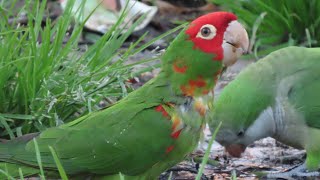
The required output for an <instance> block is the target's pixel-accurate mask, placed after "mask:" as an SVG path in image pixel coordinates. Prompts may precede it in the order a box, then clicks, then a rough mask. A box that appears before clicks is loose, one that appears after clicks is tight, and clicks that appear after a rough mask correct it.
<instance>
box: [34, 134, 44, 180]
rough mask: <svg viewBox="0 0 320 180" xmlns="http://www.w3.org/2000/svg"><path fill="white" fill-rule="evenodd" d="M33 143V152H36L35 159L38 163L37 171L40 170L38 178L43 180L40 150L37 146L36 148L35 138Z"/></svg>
mask: <svg viewBox="0 0 320 180" xmlns="http://www.w3.org/2000/svg"><path fill="white" fill-rule="evenodd" d="M33 143H34V147H35V150H36V158H37V162H38V165H39V169H40V178H41V179H42V180H45V179H46V177H45V176H44V171H43V167H42V161H41V155H40V150H39V146H38V143H37V141H36V139H35V138H34V139H33Z"/></svg>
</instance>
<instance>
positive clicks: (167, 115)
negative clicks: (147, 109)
mask: <svg viewBox="0 0 320 180" xmlns="http://www.w3.org/2000/svg"><path fill="white" fill-rule="evenodd" d="M155 109H156V111H157V112H161V113H162V116H163V117H165V118H167V119H171V118H170V116H169V114H168V112H167V111H166V110H165V109H164V108H163V107H162V105H159V106H157V107H156V108H155Z"/></svg>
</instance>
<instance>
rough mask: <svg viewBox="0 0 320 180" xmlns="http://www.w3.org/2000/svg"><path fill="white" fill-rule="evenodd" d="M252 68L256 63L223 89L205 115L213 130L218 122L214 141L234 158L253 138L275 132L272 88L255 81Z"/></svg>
mask: <svg viewBox="0 0 320 180" xmlns="http://www.w3.org/2000/svg"><path fill="white" fill-rule="evenodd" d="M252 69H256V66H250V67H247V68H246V69H245V70H243V71H242V72H241V73H240V74H239V75H238V76H237V78H236V79H234V80H233V81H232V82H230V83H229V84H228V85H227V86H226V87H225V88H224V89H223V90H222V92H221V93H220V94H219V96H218V98H217V99H215V101H214V103H213V109H212V111H210V113H209V114H208V125H209V127H210V130H211V131H212V132H214V131H215V130H216V129H217V127H218V125H219V124H220V123H221V126H220V128H219V130H218V132H217V135H216V138H215V140H216V141H217V142H218V143H220V144H221V145H223V146H224V147H225V149H226V151H227V152H228V153H229V154H230V155H232V156H234V157H240V156H241V154H242V153H243V152H244V151H245V149H246V147H247V146H248V145H250V144H252V143H253V142H254V141H256V140H259V139H262V138H265V137H273V136H274V135H275V132H276V124H275V121H274V117H273V109H272V108H271V104H273V103H274V102H273V99H272V97H273V96H272V94H273V91H271V90H270V91H268V90H266V88H265V86H261V84H262V82H261V81H256V79H255V76H253V75H252V73H251V72H252V71H251V70H252ZM255 82H256V83H257V84H254V83H255ZM259 85H260V86H259ZM268 87H271V86H268Z"/></svg>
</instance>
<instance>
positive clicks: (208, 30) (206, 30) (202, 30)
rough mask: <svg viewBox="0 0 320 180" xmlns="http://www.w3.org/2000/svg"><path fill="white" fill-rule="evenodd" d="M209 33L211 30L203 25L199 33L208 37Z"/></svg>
mask: <svg viewBox="0 0 320 180" xmlns="http://www.w3.org/2000/svg"><path fill="white" fill-rule="evenodd" d="M210 33H211V30H210V28H208V27H204V28H202V29H201V35H202V36H203V37H208V36H209V35H210Z"/></svg>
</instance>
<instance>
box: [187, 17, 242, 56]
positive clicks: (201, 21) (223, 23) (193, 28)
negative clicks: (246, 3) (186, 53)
mask: <svg viewBox="0 0 320 180" xmlns="http://www.w3.org/2000/svg"><path fill="white" fill-rule="evenodd" d="M234 20H237V16H236V15H234V14H232V13H229V12H214V13H209V14H206V15H203V16H201V17H199V18H197V19H195V20H194V21H192V22H191V24H190V25H189V28H188V29H187V30H186V34H188V35H189V37H190V40H191V41H193V43H194V48H195V49H200V50H201V51H203V52H205V53H211V54H215V55H216V56H215V58H214V60H222V59H223V49H222V42H223V36H224V32H225V31H226V28H227V27H228V25H229V23H230V22H231V21H234ZM206 24H210V25H213V26H214V27H215V28H216V30H217V31H216V35H215V37H214V38H213V39H210V40H208V39H202V38H200V37H196V36H197V34H198V32H199V31H200V29H201V27H202V26H203V25H206Z"/></svg>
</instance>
